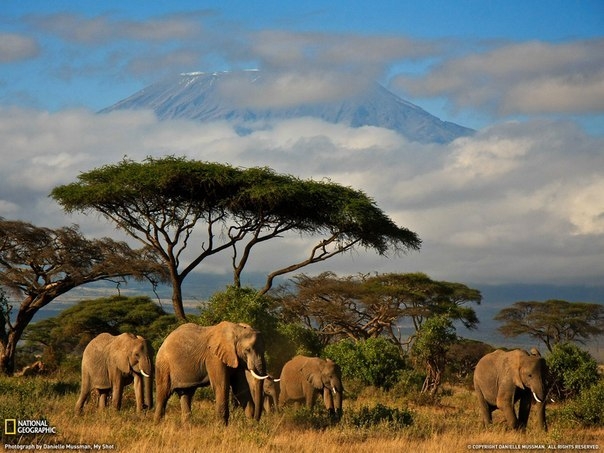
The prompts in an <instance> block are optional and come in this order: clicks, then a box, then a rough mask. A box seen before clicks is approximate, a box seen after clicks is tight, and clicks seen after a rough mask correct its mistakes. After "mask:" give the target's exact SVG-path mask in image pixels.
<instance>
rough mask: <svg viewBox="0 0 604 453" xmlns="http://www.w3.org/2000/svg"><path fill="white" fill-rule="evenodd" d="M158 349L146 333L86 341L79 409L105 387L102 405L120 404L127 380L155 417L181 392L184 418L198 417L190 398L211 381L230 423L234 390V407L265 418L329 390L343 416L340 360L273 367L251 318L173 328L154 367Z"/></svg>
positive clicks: (331, 407) (329, 403) (219, 410)
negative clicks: (271, 371)
mask: <svg viewBox="0 0 604 453" xmlns="http://www.w3.org/2000/svg"><path fill="white" fill-rule="evenodd" d="M153 355H154V353H153V348H152V347H151V345H150V343H149V342H148V341H147V340H145V339H144V338H142V337H140V336H136V335H133V334H130V333H124V334H121V335H118V336H113V335H110V334H108V333H102V334H100V335H98V336H97V337H95V338H94V339H93V340H92V341H90V343H89V344H88V345H87V346H86V349H85V350H84V354H83V356H82V386H81V391H80V396H79V398H78V401H77V403H76V407H75V410H76V413H78V414H80V413H81V412H82V408H83V406H84V404H85V402H86V400H87V399H88V397H89V395H90V392H91V391H92V390H96V391H97V392H98V393H99V407H104V406H105V405H106V404H107V396H109V395H111V399H112V404H113V406H114V407H115V408H116V409H118V410H119V409H120V407H121V400H122V392H123V389H124V386H126V385H128V384H131V383H134V394H135V399H136V409H137V412H141V411H142V410H143V409H144V408H149V409H150V408H152V407H153V388H152V386H153V380H154V378H155V387H156V392H155V393H156V400H157V401H156V405H155V421H156V422H159V421H160V420H161V419H162V418H163V417H164V415H165V412H166V405H167V402H168V398H169V397H170V396H171V395H172V394H173V393H176V394H177V395H178V397H179V399H180V408H181V417H182V419H183V421H186V420H188V419H189V418H190V416H191V401H192V399H193V395H194V393H195V390H196V389H197V388H198V387H205V386H211V388H212V390H213V391H214V396H215V411H216V415H217V417H218V418H219V419H221V420H222V421H223V422H224V424H228V421H229V396H230V394H231V391H232V394H233V397H232V400H233V405H234V406H236V407H237V406H240V407H242V408H243V409H244V410H245V412H246V414H247V415H248V416H249V417H253V418H254V419H256V420H259V419H260V416H261V414H262V411H263V409H264V410H267V411H270V409H271V407H273V408H275V409H277V408H278V407H279V406H283V405H284V404H286V403H288V402H294V403H295V404H296V405H299V404H301V403H305V404H306V406H308V407H310V408H312V407H313V405H314V403H315V401H316V399H317V396H318V395H319V394H320V393H322V394H323V399H324V402H325V407H326V408H327V409H328V411H329V413H330V414H331V415H332V416H333V417H334V418H336V419H339V418H340V417H341V415H342V392H343V390H344V389H343V387H342V376H341V371H340V368H339V366H338V365H337V364H335V363H334V362H333V361H331V360H329V359H327V360H324V359H321V358H318V357H305V356H296V357H294V358H293V359H292V360H290V361H289V362H287V363H286V364H285V365H284V367H283V370H282V372H281V378H280V379H275V378H273V377H271V376H269V375H268V374H267V373H266V363H265V359H264V343H263V339H262V335H261V334H260V332H258V331H257V330H255V329H253V328H252V327H251V326H249V325H247V324H236V323H232V322H228V321H223V322H221V323H219V324H217V325H215V326H209V327H202V326H200V325H197V324H193V323H187V324H183V325H181V326H179V327H178V328H176V329H175V330H174V331H173V332H172V333H170V334H169V335H168V336H167V337H166V339H165V340H164V342H163V344H162V345H161V346H160V348H159V350H158V351H157V355H156V357H155V366H153Z"/></svg>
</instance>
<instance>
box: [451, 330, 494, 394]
mask: <svg viewBox="0 0 604 453" xmlns="http://www.w3.org/2000/svg"><path fill="white" fill-rule="evenodd" d="M494 350H495V348H493V346H491V345H489V344H486V343H483V342H481V341H476V340H468V339H466V338H463V339H462V338H460V339H459V340H458V341H457V342H456V343H454V344H452V345H451V347H450V348H449V350H448V351H447V355H446V361H447V373H446V374H447V376H448V378H449V379H450V380H451V381H453V382H456V383H466V384H467V385H468V386H469V387H470V388H473V383H472V377H473V375H474V368H475V367H476V364H477V363H478V361H479V360H480V359H481V358H482V357H483V356H484V355H486V354H488V353H489V352H493V351H494Z"/></svg>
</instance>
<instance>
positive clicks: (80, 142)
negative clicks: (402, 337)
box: [0, 109, 604, 284]
mask: <svg viewBox="0 0 604 453" xmlns="http://www.w3.org/2000/svg"><path fill="white" fill-rule="evenodd" d="M0 143H2V147H1V154H2V159H3V160H2V166H1V167H0V179H1V180H2V186H1V192H0V216H2V217H5V218H11V219H22V220H26V221H30V222H32V223H35V224H37V225H43V226H53V227H54V226H61V225H66V224H71V223H78V224H80V225H81V226H82V230H83V231H84V232H85V233H86V234H89V235H91V236H102V235H113V236H115V235H116V231H115V230H114V229H113V225H110V224H107V223H106V222H105V221H104V220H101V219H98V218H96V216H88V217H85V216H67V215H66V214H64V213H63V212H62V211H61V209H60V208H59V206H58V205H57V204H56V203H55V202H54V201H53V200H52V199H50V198H48V194H49V192H50V190H51V189H52V188H53V187H54V186H56V185H59V184H65V183H69V182H72V181H75V180H76V178H77V175H78V174H79V173H80V172H83V171H87V170H90V169H92V168H96V167H98V166H101V165H104V164H108V163H115V162H117V161H119V160H121V159H122V158H123V157H124V156H126V155H127V156H128V157H129V158H132V159H136V160H142V159H144V158H145V157H147V156H164V155H168V154H173V155H177V156H187V157H189V158H192V159H200V160H208V161H219V162H228V163H230V164H233V165H240V166H245V167H248V166H260V165H261V166H270V167H272V168H274V169H275V170H276V171H278V172H282V173H289V174H294V175H297V176H300V177H303V178H314V179H322V178H329V179H331V180H333V181H336V182H338V183H341V184H344V185H349V186H352V187H355V188H358V189H362V190H363V191H365V192H366V193H367V194H368V195H370V196H371V197H373V198H374V199H375V200H376V202H377V204H378V205H379V206H380V207H381V208H382V209H383V210H384V211H385V212H386V213H387V214H388V215H390V216H391V217H392V218H393V219H394V220H395V221H396V222H397V223H398V224H399V225H401V226H405V227H408V228H410V229H411V230H413V231H415V232H417V233H418V234H419V236H420V237H421V238H422V240H423V247H422V250H421V251H420V252H419V253H412V254H410V255H407V256H403V257H393V258H390V259H383V258H380V257H377V256H375V255H373V254H371V253H370V254H365V253H363V252H359V253H358V254H353V255H348V256H343V257H340V258H338V259H337V260H333V261H331V262H328V263H326V264H325V265H324V266H325V267H327V268H331V269H334V270H335V271H337V272H341V273H344V272H372V271H379V272H388V271H392V272H411V271H423V272H427V273H428V274H429V275H431V276H433V277H434V278H439V279H444V280H450V281H461V282H469V283H483V284H491V283H511V282H522V283H556V284H562V283H564V284H601V283H602V282H601V276H602V267H601V266H602V262H604V197H602V196H601V194H602V193H604V155H603V154H602V152H601V150H602V149H603V145H604V139H602V138H597V137H593V136H589V135H587V134H585V133H584V132H583V131H582V130H581V129H579V128H578V127H576V126H575V125H573V124H572V123H570V122H553V121H528V122H523V123H520V122H506V123H501V124H498V125H495V126H492V127H490V128H487V129H484V130H481V131H479V132H478V133H477V134H476V135H475V136H473V137H468V138H462V139H458V140H456V141H454V142H453V143H450V144H448V145H420V144H417V143H410V142H408V141H406V140H405V139H404V138H403V137H401V136H399V135H397V134H396V133H394V132H393V131H390V130H385V129H381V128H376V127H363V128H358V129H351V128H348V127H346V126H344V125H338V124H328V123H324V122H322V121H320V120H317V119H309V118H301V119H294V120H289V121H281V122H276V123H274V124H272V125H270V127H265V128H263V129H262V130H256V131H253V132H252V133H250V134H249V135H246V136H240V135H238V134H237V133H236V132H235V130H234V129H233V127H232V125H230V124H229V123H228V122H221V123H211V124H199V123H195V122H190V121H163V122H159V121H158V120H157V119H156V118H155V117H154V115H153V114H152V113H151V112H127V111H122V112H113V113H110V114H106V115H97V114H94V113H93V112H90V111H88V110H64V111H61V112H57V113H48V112H45V111H40V110H28V109H0ZM302 242H303V241H302V240H301V239H300V238H290V239H288V240H287V241H284V242H283V243H281V244H279V247H278V250H275V249H270V247H268V248H266V249H265V250H264V251H263V253H262V254H261V255H259V256H257V257H256V258H255V260H254V264H255V266H257V269H258V270H266V269H267V268H266V267H264V266H268V265H269V264H268V263H269V262H270V261H271V260H273V261H274V260H275V259H279V258H278V257H279V255H281V256H283V255H287V254H293V255H295V254H297V253H301V250H303V249H302ZM276 257H277V258H276ZM216 266H218V267H219V266H220V265H218V264H216ZM218 267H217V269H216V270H215V271H219V270H220V269H218ZM272 267H274V266H271V268H272ZM318 269H319V268H317V270H318ZM223 270H226V267H225V268H223ZM312 270H314V269H310V268H309V269H308V271H312Z"/></svg>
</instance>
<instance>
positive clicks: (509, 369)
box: [474, 349, 547, 431]
mask: <svg viewBox="0 0 604 453" xmlns="http://www.w3.org/2000/svg"><path fill="white" fill-rule="evenodd" d="M546 376H547V366H546V364H545V360H544V359H543V358H542V357H541V356H540V355H539V354H538V352H535V353H532V354H529V353H527V352H526V351H523V350H520V349H516V350H513V351H508V352H506V351H503V350H497V351H494V352H491V353H490V354H487V355H485V356H484V357H483V358H481V359H480V361H479V362H478V364H477V365H476V369H475V370H474V389H475V390H476V396H477V397H478V404H479V408H480V412H481V414H482V420H483V422H484V424H485V426H487V425H489V424H490V423H492V412H493V411H494V410H495V409H501V411H502V412H503V415H504V416H505V419H506V421H507V424H508V426H509V427H510V428H512V429H524V428H526V425H527V422H528V418H529V413H530V410H531V405H532V403H533V400H534V401H535V403H536V409H537V417H538V423H539V425H540V427H541V428H542V429H543V430H544V431H547V423H546V420H545V399H546V393H547V392H546V383H545V378H546ZM517 401H520V407H519V409H518V416H516V410H515V408H514V405H515V403H516V402H517Z"/></svg>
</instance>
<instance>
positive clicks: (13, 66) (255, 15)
mask: <svg viewBox="0 0 604 453" xmlns="http://www.w3.org/2000/svg"><path fill="white" fill-rule="evenodd" d="M299 3H301V4H297V3H296V2H293V3H292V2H243V1H225V2H203V7H200V3H199V2H193V1H191V2H189V1H174V2H146V3H145V5H144V7H141V5H140V3H138V2H123V1H103V2H93V1H82V2H72V1H53V2H43V1H26V2H5V4H4V7H3V9H2V12H1V13H0V31H1V32H3V33H4V34H6V36H10V37H12V38H13V39H12V40H9V39H4V41H5V42H4V44H0V62H2V66H0V102H2V104H17V105H27V106H34V107H37V108H42V109H48V110H51V111H56V110H59V109H62V108H68V107H74V106H77V107H86V108H91V109H95V110H98V109H100V108H103V107H106V106H107V105H108V104H111V103H113V102H115V101H117V100H120V99H122V98H123V97H125V96H127V95H129V94H131V93H132V92H133V91H136V90H138V89H140V88H142V87H143V86H145V85H147V84H149V83H151V82H153V81H155V80H157V78H159V77H161V76H164V75H167V74H169V73H170V72H172V71H175V72H178V71H195V70H205V71H213V70H224V69H235V68H241V67H250V66H253V67H264V68H267V67H270V66H271V65H274V64H278V65H280V69H282V70H283V69H284V67H283V65H286V64H288V62H287V61H285V60H283V59H281V60H279V61H275V58H276V57H277V55H266V54H263V53H262V49H261V48H260V46H259V41H260V40H261V39H262V36H263V34H267V33H276V32H280V33H282V36H281V37H280V38H281V39H284V40H285V42H284V43H283V49H282V52H283V53H286V52H288V51H291V52H292V53H295V52H300V51H303V52H306V55H305V56H304V58H303V59H298V60H296V61H292V62H289V64H291V67H290V68H288V69H290V70H294V69H296V67H297V65H303V66H304V67H309V65H313V64H314V65H317V66H318V65H321V66H325V62H319V61H318V60H317V58H318V56H320V54H319V55H313V52H316V51H317V50H316V49H317V48H320V47H321V46H322V45H325V46H328V47H334V42H339V43H345V42H346V41H350V42H352V43H354V42H355V39H357V38H360V39H363V38H366V39H373V40H374V41H380V40H382V41H385V40H387V39H404V40H407V41H409V46H411V47H412V48H415V52H414V51H412V49H407V50H406V51H401V52H396V51H394V49H386V48H385V46H387V44H383V45H382V46H380V47H379V50H380V51H381V52H382V54H377V55H376V56H375V58H369V57H370V56H371V52H372V48H371V47H367V48H366V49H364V50H365V51H366V52H367V53H365V54H360V55H351V56H349V57H348V60H347V61H345V62H342V67H340V68H330V69H331V70H336V71H337V70H347V67H346V64H345V63H350V62H351V61H350V60H355V61H354V63H355V65H354V66H355V67H353V70H363V71H367V74H368V75H369V74H370V75H371V76H374V77H375V78H376V79H378V80H380V81H381V82H382V83H384V84H389V85H390V88H392V89H393V90H395V91H396V92H397V93H398V94H401V95H403V96H404V97H405V98H407V99H410V100H412V101H414V102H416V103H418V104H419V105H421V106H422V107H424V108H426V109H428V110H430V111H431V112H433V113H435V114H437V116H441V117H442V116H446V118H447V119H451V120H454V121H457V122H460V123H463V124H465V125H467V126H470V127H481V126H484V125H485V124H487V123H488V121H491V120H493V118H496V119H499V118H501V117H512V116H514V115H523V114H526V112H525V111H523V109H514V108H513V107H512V108H510V109H506V110H504V111H497V110H496V108H497V106H494V105H493V103H496V102H501V99H495V100H492V99H488V100H485V102H484V103H471V102H470V103H468V102H465V103H464V102H463V101H462V99H463V98H464V97H467V96H466V90H468V89H469V88H467V87H466V88H465V89H462V90H461V92H460V93H455V92H448V91H447V90H446V89H445V90H441V91H436V90H434V88H432V89H431V88H429V87H427V86H422V87H419V86H417V85H418V84H417V83H415V84H412V83H411V82H410V81H409V80H406V81H405V80H401V79H400V78H399V79H397V76H410V75H411V74H415V75H416V76H419V77H421V78H424V77H426V76H429V75H430V74H432V75H433V76H436V75H437V74H436V73H437V71H438V68H439V67H442V66H446V65H447V64H451V63H460V62H461V59H462V58H463V57H466V58H467V57H468V56H472V55H474V56H481V55H482V56H483V57H485V62H486V61H488V59H487V58H486V57H487V56H489V55H491V57H492V58H497V57H498V54H497V50H501V49H505V48H506V47H509V46H513V45H519V46H521V45H527V44H529V43H534V44H536V43H540V44H542V45H543V46H544V47H547V46H551V47H549V48H544V50H543V51H544V52H547V51H552V52H553V53H556V52H558V53H562V52H563V51H564V50H563V49H562V48H561V47H563V46H564V45H567V46H568V45H579V46H580V47H581V49H580V50H573V49H569V50H568V51H569V52H581V51H582V48H583V47H584V44H585V43H586V41H588V40H596V42H595V44H593V45H592V49H591V52H598V51H601V50H602V48H603V46H602V41H601V38H602V30H604V5H603V4H602V2H601V1H552V2H541V1H534V2H533V1H531V2H522V1H505V2H503V1H500V2H495V1H484V0H482V1H480V0H477V1H431V2H405V1H403V2H401V1H378V2H372V3H371V4H369V3H367V2H350V1H336V2H319V1H310V2H299ZM304 34H306V35H304ZM309 35H310V36H312V37H313V41H312V44H307V46H308V47H307V48H305V49H302V46H304V44H303V43H301V42H300V41H301V36H306V37H308V36H309ZM17 40H18V42H17ZM288 40H289V43H288V42H287V41H288ZM296 41H297V42H296ZM321 41H323V42H321ZM288 45H290V46H291V47H290V48H288V47H287V46H288ZM351 45H354V44H351ZM394 45H396V44H393V46H394ZM374 46H379V44H377V43H374ZM8 48H11V49H10V50H9V49H8ZM537 52H538V51H537ZM517 55H518V57H517V58H522V56H523V54H522V52H521V51H519V52H518V53H517ZM271 57H272V60H271ZM502 58H504V56H503V55H502ZM507 58H514V55H509V56H507ZM554 58H560V62H559V63H558V64H560V65H562V64H564V60H562V57H561V56H560V55H556V56H554ZM517 63H518V62H517V61H515V62H511V64H517ZM584 63H585V60H581V61H573V60H569V61H568V62H567V64H568V65H569V66H572V65H576V64H581V65H583V64H584ZM595 64H598V65H601V64H602V61H601V59H600V58H598V61H597V62H596V63H595ZM367 66H373V68H372V69H373V70H372V71H369V70H368V68H367ZM445 69H446V68H445ZM600 69H601V68H600ZM531 70H533V69H531V68H526V71H527V72H529V71H531ZM556 70H557V71H558V72H559V68H556ZM445 74H446V73H445ZM462 75H463V74H462ZM481 76H484V77H486V76H488V77H490V79H491V83H490V87H489V88H490V89H492V90H496V89H503V90H505V89H509V88H510V86H509V85H506V83H505V80H508V82H509V79H510V78H512V77H516V78H519V79H522V80H526V81H527V82H530V81H531V79H528V80H527V74H526V73H523V72H522V68H519V69H518V70H517V71H515V72H514V73H513V74H507V79H505V77H506V75H505V74H503V71H501V70H500V71H498V72H497V73H495V74H486V75H485V74H484V73H483V74H481ZM498 76H502V77H503V78H504V80H497V77H498ZM557 76H558V77H569V76H570V74H566V73H558V74H557ZM411 85H413V88H411ZM424 85H426V84H424ZM597 88H602V87H601V85H600V86H598V87H597ZM595 89H596V88H594V90H595ZM456 95H457V96H458V97H456ZM588 97H589V96H588ZM598 102H599V103H600V105H599V108H595V107H593V106H592V107H585V106H584V105H574V106H567V111H566V110H564V109H563V108H561V107H551V106H550V107H549V108H548V110H547V111H545V112H537V113H542V114H544V113H547V114H549V115H566V116H568V115H573V116H574V118H575V119H577V121H579V122H581V124H583V125H584V126H585V127H588V128H589V129H590V131H592V132H598V130H599V129H600V128H601V127H602V115H601V110H602V109H601V102H602V99H601V97H598ZM586 108H587V109H589V111H588V112H585V109H586ZM594 110H596V112H594ZM597 110H599V112H598V111H597ZM529 113H530V114H533V112H529Z"/></svg>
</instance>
